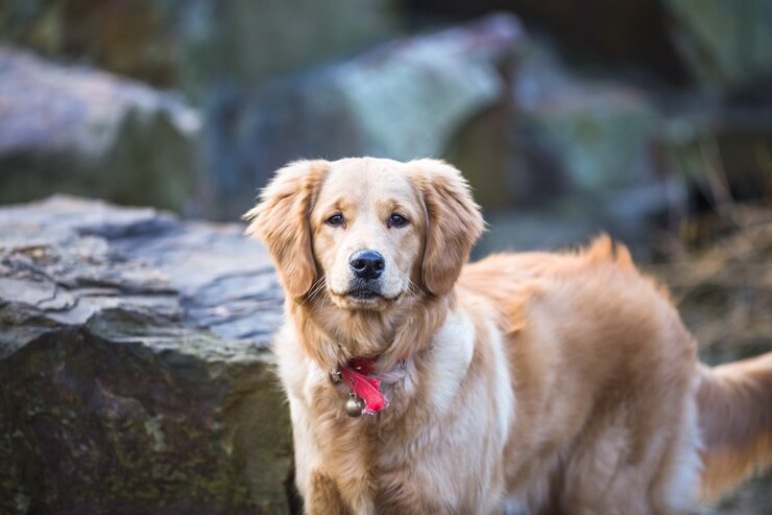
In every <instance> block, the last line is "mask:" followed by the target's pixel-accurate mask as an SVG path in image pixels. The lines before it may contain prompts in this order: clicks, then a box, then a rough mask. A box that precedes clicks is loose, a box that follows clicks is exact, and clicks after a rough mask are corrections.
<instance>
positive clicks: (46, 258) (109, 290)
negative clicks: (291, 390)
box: [0, 197, 291, 514]
mask: <svg viewBox="0 0 772 515" xmlns="http://www.w3.org/2000/svg"><path fill="white" fill-rule="evenodd" d="M281 305H282V294H281V291H280V289H279V286H278V283H277V282H276V279H275V277H274V273H273V269H272V266H271V264H270V261H269V257H268V255H267V252H266V251H265V249H264V248H263V247H262V246H261V245H260V244H258V243H255V242H251V241H249V240H247V239H245V238H244V237H243V236H242V228H241V227H240V226H234V225H232V226H223V225H211V224H205V223H182V222H180V221H178V220H177V219H175V218H174V217H172V216H171V215H167V214H164V213H159V212H157V211H155V210H153V209H127V208H117V207H112V206H109V205H106V204H103V203H100V202H95V201H86V200H79V199H75V198H69V197H54V198H50V199H48V200H46V201H42V202H37V203H32V204H26V205H19V206H12V207H6V208H2V209H0V377H2V382H0V463H3V466H2V467H1V468H0V512H2V513H10V514H22V513H159V510H160V511H162V512H163V513H172V514H173V513H201V514H212V513H222V514H232V513H286V512H287V511H288V510H289V500H288V496H287V491H286V484H287V481H288V478H289V476H290V470H291V437H290V428H289V416H288V413H287V410H286V406H285V403H284V400H283V396H282V394H281V393H280V391H279V389H278V386H277V383H276V381H275V378H274V376H273V358H272V355H271V353H270V352H269V350H268V345H269V336H270V334H271V333H272V332H273V330H274V329H275V327H276V326H277V325H278V323H279V320H280V317H281V309H282V306H281Z"/></svg>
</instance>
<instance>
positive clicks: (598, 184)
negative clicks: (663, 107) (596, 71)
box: [515, 39, 662, 194]
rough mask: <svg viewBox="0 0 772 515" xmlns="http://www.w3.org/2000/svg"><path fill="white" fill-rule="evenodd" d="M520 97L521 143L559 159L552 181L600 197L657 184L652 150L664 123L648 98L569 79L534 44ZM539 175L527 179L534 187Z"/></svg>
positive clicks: (619, 86) (622, 87)
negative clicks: (618, 190) (622, 190)
mask: <svg viewBox="0 0 772 515" xmlns="http://www.w3.org/2000/svg"><path fill="white" fill-rule="evenodd" d="M515 98H516V100H515V101H516V105H517V108H518V109H519V113H520V117H519V118H518V120H517V121H518V124H519V126H518V128H517V130H518V132H519V133H520V134H521V136H520V139H521V140H522V141H523V142H525V143H526V145H525V146H528V147H530V148H529V149H528V150H527V151H528V152H530V153H531V154H533V153H535V152H537V151H540V152H541V153H542V154H543V155H550V156H552V163H551V166H552V168H553V171H552V172H551V174H553V175H557V177H554V176H553V177H551V179H552V181H555V182H560V183H562V188H563V189H567V190H573V191H576V192H578V193H583V194H597V193H602V192H604V191H607V190H609V189H611V188H618V187H630V186H636V185H641V184H647V183H650V182H651V181H652V179H653V178H654V167H653V164H654V163H652V157H651V152H650V151H651V147H652V145H653V143H654V142H655V137H656V135H657V134H658V131H659V127H660V124H661V122H662V116H661V115H660V114H659V112H658V110H657V108H656V107H655V105H654V104H653V102H652V100H651V98H650V96H649V95H648V94H647V93H646V92H645V91H643V90H641V89H639V88H636V87H634V86H631V85H629V84H626V83H625V82H622V81H612V80H600V79H594V78H589V77H586V76H583V75H579V74H577V73H574V72H570V71H568V70H567V69H566V68H565V67H564V65H563V64H562V62H561V61H560V60H559V59H558V58H557V56H556V55H555V54H554V52H553V51H552V50H551V49H550V47H549V46H548V45H546V44H545V43H544V42H542V41H539V40H536V39H534V40H532V41H531V44H530V45H529V48H528V51H527V52H525V54H524V58H523V62H522V64H521V67H520V72H519V76H518V80H517V81H516V82H515ZM522 164H523V165H525V166H529V165H530V163H529V162H528V161H527V160H524V161H523V163H522ZM535 165H536V166H540V165H541V162H539V161H537V162H536V163H535ZM540 172H541V170H533V171H532V172H529V173H526V175H528V176H530V177H532V179H531V180H532V182H533V181H537V180H538V179H536V178H538V177H539V175H540ZM547 180H550V178H549V177H548V178H547ZM545 182H546V181H545V180H544V179H542V181H541V182H538V183H537V184H540V185H543V186H542V187H544V186H547V185H546V184H544V183H545ZM553 188H554V186H553Z"/></svg>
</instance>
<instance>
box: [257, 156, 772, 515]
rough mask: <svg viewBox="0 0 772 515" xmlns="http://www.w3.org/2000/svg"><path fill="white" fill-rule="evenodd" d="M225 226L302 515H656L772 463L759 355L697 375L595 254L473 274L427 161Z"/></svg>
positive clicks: (618, 261) (672, 329)
mask: <svg viewBox="0 0 772 515" xmlns="http://www.w3.org/2000/svg"><path fill="white" fill-rule="evenodd" d="M245 218H246V219H247V220H248V221H249V226H248V228H247V232H248V234H250V235H255V236H257V237H259V238H260V239H262V240H263V241H264V242H265V245H266V246H267V248H268V250H269V252H270V254H271V256H272V259H273V261H274V263H275V265H276V269H277V273H278V278H279V281H280V282H281V284H282V286H283V288H284V291H285V293H286V304H285V309H286V318H285V322H284V324H283V326H282V327H281V328H280V330H279V331H278V332H277V334H276V337H275V342H274V349H275V354H276V356H277V362H278V365H277V372H278V376H279V378H280V380H281V383H282V386H283V388H284V390H285V391H286V394H287V397H288V400H289V407H290V413H291V419H292V430H293V439H294V450H295V467H296V473H295V475H296V478H295V479H296V485H297V488H298V490H299V493H300V494H301V496H302V498H303V500H304V506H305V511H306V513H309V514H325V515H327V514H338V513H354V514H374V513H394V514H410V513H420V514H435V513H436V514H440V513H449V514H450V513H454V514H455V513H457V514H465V513H470V514H472V513H474V514H476V513H480V514H487V513H529V514H547V513H552V514H558V513H561V514H562V513H565V514H569V513H570V514H591V513H592V514H625V515H630V514H674V513H685V512H688V510H689V509H690V508H691V507H692V506H693V505H694V503H695V502H698V501H699V500H700V499H705V498H715V496H717V495H720V493H721V492H723V491H724V490H725V489H727V488H729V487H731V486H733V485H735V484H737V483H738V482H739V481H741V480H742V479H743V478H745V477H746V476H748V475H749V474H751V473H752V472H753V471H754V469H756V468H758V467H761V466H765V465H767V464H769V463H770V461H772V353H768V354H765V355H763V356H760V357H757V358H755V359H750V360H746V361H740V362H736V363H733V364H728V365H723V366H719V367H717V368H713V369H711V368H709V367H707V366H705V365H702V364H700V363H699V362H698V361H697V358H696V344H695V342H694V340H693V338H692V337H691V336H690V334H689V333H688V331H687V330H686V329H685V328H684V326H683V323H682V322H681V320H680V317H679V315H678V313H677V311H676V309H675V308H674V306H673V304H672V302H671V301H670V299H669V297H668V292H667V291H666V289H665V288H664V287H663V286H661V285H659V284H658V283H657V282H656V281H654V280H652V279H650V278H647V277H645V276H643V275H642V274H641V273H640V272H639V271H638V270H637V269H636V267H635V265H634V264H633V261H632V259H631V257H630V253H629V252H628V250H627V249H626V248H625V247H624V246H621V245H618V244H615V243H614V242H613V241H612V240H611V239H610V238H608V237H606V236H601V237H599V238H598V239H596V240H595V241H594V242H593V243H592V244H591V245H589V246H588V247H587V248H585V249H584V250H581V251H577V252H570V253H568V252H567V253H562V254H558V253H539V252H533V253H514V254H498V255H492V256H490V257H488V258H485V259H483V260H481V261H479V262H476V263H473V264H467V260H468V258H469V253H470V250H471V248H472V245H473V244H474V242H475V241H476V239H477V238H478V237H479V236H480V235H481V233H482V232H483V231H484V222H483V219H482V216H481V212H480V208H479V207H478V206H477V205H476V204H475V202H474V201H473V199H472V196H471V193H470V188H469V186H468V184H467V182H466V181H465V180H464V179H463V177H462V176H461V174H460V172H459V171H458V170H456V169H455V168H453V167H452V166H451V165H449V164H446V163H444V162H442V161H437V160H431V159H421V160H415V161H410V162H407V163H401V162H396V161H392V160H387V159H376V158H349V159H342V160H339V161H334V162H328V161H324V160H313V161H300V162H295V163H292V164H289V165H288V166H286V167H285V168H283V169H281V170H279V171H278V172H277V174H276V176H275V177H274V178H273V179H272V181H271V182H270V183H269V184H268V185H267V186H266V187H265V188H264V189H263V190H262V192H261V194H260V197H259V201H258V204H257V205H256V206H255V207H254V208H253V209H252V210H250V211H249V212H248V213H247V214H246V215H245Z"/></svg>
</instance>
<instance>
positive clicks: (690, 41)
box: [664, 0, 772, 102]
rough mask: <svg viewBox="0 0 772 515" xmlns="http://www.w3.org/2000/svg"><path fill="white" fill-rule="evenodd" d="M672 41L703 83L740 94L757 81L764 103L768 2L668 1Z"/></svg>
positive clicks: (769, 64)
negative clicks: (672, 22) (672, 25)
mask: <svg viewBox="0 0 772 515" xmlns="http://www.w3.org/2000/svg"><path fill="white" fill-rule="evenodd" d="M664 5H665V6H666V8H667V10H668V12H669V14H670V16H671V17H672V18H673V19H674V20H676V23H675V27H674V29H673V30H674V33H675V41H676V43H677V44H678V47H679V50H680V52H681V54H682V55H683V57H684V59H685V60H686V62H687V63H688V64H689V65H690V68H691V71H692V73H693V74H694V75H695V76H696V77H697V79H698V81H699V82H700V84H702V86H703V87H704V88H705V89H706V90H708V91H710V92H712V93H714V94H718V95H723V96H728V95H732V94H740V93H743V92H745V91H747V90H749V89H753V88H754V87H755V86H756V84H757V83H758V82H759V81H760V80H761V81H764V82H763V84H764V86H765V89H766V92H765V93H762V95H763V97H764V98H765V99H766V100H767V102H769V101H772V95H770V93H769V86H770V80H772V31H770V30H769V27H770V25H771V24H772V4H770V3H769V2H767V1H765V0H747V1H744V2H742V3H735V2H727V1H726V0H667V1H665V2H664Z"/></svg>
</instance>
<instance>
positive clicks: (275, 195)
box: [244, 161, 328, 298]
mask: <svg viewBox="0 0 772 515" xmlns="http://www.w3.org/2000/svg"><path fill="white" fill-rule="evenodd" d="M327 166H328V163H327V161H298V162H295V163H290V164H289V165H287V166H285V167H284V168H282V169H281V170H279V171H278V172H276V175H275V176H274V178H273V179H272V180H271V182H270V183H268V185H267V186H266V187H265V188H263V190H262V191H261V192H260V197H259V203H258V204H257V205H256V206H255V207H254V208H252V209H251V210H250V211H248V212H247V213H246V214H245V215H244V219H245V220H248V221H250V222H251V223H250V224H249V226H248V227H247V231H246V232H247V234H248V235H250V236H253V235H256V236H258V237H259V238H260V239H262V240H263V242H265V244H266V245H267V246H268V250H269V251H270V253H271V257H272V258H273V261H274V264H275V265H276V269H277V271H278V272H279V279H280V280H281V283H282V284H283V285H284V289H285V290H286V291H287V294H288V295H289V296H290V297H292V298H298V297H302V296H303V295H305V294H306V293H307V292H308V290H310V289H311V286H312V285H313V284H314V281H315V280H316V263H315V262H314V256H313V252H312V249H311V226H310V224H309V220H308V217H309V214H310V212H311V207H312V204H313V201H314V198H315V196H316V192H317V190H318V188H319V185H320V184H321V181H322V178H323V177H324V175H325V173H326V171H327Z"/></svg>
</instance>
